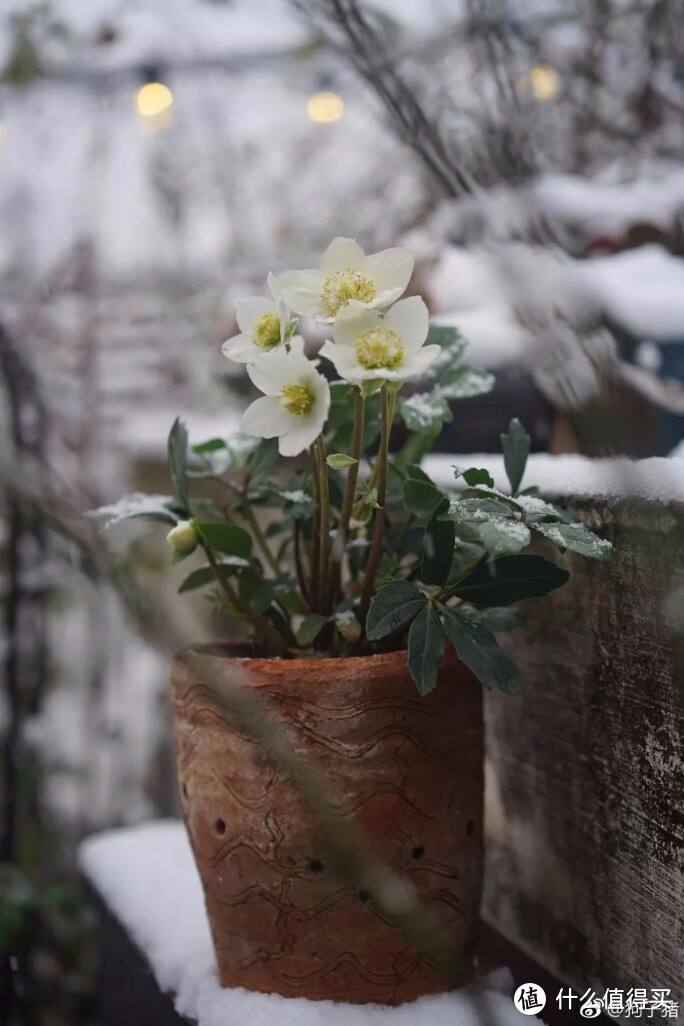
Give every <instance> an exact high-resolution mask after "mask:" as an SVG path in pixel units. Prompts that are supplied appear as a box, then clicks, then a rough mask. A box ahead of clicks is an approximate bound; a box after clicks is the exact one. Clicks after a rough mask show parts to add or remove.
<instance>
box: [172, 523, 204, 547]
mask: <svg viewBox="0 0 684 1026" xmlns="http://www.w3.org/2000/svg"><path fill="white" fill-rule="evenodd" d="M166 540H167V542H168V543H169V545H170V546H171V548H172V549H175V550H176V551H178V552H192V551H193V549H195V548H197V531H196V530H195V525H194V524H193V522H192V520H180V521H179V522H178V523H177V524H176V526H175V527H172V528H171V530H170V531H169V533H168V534H167V536H166Z"/></svg>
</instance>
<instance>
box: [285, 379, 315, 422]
mask: <svg viewBox="0 0 684 1026" xmlns="http://www.w3.org/2000/svg"><path fill="white" fill-rule="evenodd" d="M280 399H281V402H282V404H283V406H284V407H285V409H286V410H287V412H288V413H294V415H295V416H296V417H305V416H306V415H307V413H310V412H311V407H312V406H313V404H314V402H315V401H316V397H315V395H314V394H313V390H312V389H311V387H310V386H309V385H283V387H282V389H281V391H280Z"/></svg>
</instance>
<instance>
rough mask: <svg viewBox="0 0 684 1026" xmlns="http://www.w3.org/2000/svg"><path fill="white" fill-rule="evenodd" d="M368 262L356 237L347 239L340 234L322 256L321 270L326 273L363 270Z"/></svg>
mask: <svg viewBox="0 0 684 1026" xmlns="http://www.w3.org/2000/svg"><path fill="white" fill-rule="evenodd" d="M365 264H366V254H365V253H364V252H363V250H362V249H361V247H360V246H359V244H358V242H355V241H354V239H345V238H343V237H342V236H341V235H338V236H337V238H336V239H333V240H332V242H331V243H330V245H329V246H328V248H327V249H326V251H325V253H324V254H323V256H322V257H321V271H322V272H323V274H324V275H326V274H334V273H335V271H346V270H347V269H348V268H351V269H352V270H353V271H362V270H363V269H364V266H365Z"/></svg>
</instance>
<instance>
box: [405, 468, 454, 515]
mask: <svg viewBox="0 0 684 1026" xmlns="http://www.w3.org/2000/svg"><path fill="white" fill-rule="evenodd" d="M444 498H445V496H444V494H443V492H440V490H439V488H436V487H435V486H434V485H433V484H432V482H431V481H422V480H418V479H417V478H411V477H410V478H407V479H406V481H404V502H405V503H406V508H407V509H408V510H410V512H411V513H413V514H414V516H417V517H421V519H423V520H429V519H430V517H431V516H432V515H433V513H434V512H435V510H436V509H437V507H438V506H439V504H440V503H441V502H442V500H443V499H444Z"/></svg>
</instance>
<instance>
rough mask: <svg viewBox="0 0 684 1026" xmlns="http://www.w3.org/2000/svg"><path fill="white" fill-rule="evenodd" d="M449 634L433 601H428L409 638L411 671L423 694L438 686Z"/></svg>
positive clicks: (416, 619) (414, 622)
mask: <svg viewBox="0 0 684 1026" xmlns="http://www.w3.org/2000/svg"><path fill="white" fill-rule="evenodd" d="M445 647H446V634H445V633H444V627H443V625H442V619H441V617H440V615H439V613H438V612H437V610H436V608H435V605H434V603H433V602H428V603H426V605H425V606H424V607H423V609H422V610H421V612H420V613H418V616H417V617H416V618H415V620H414V621H413V623H412V624H411V630H410V631H409V636H408V668H409V673H410V674H411V677H412V678H413V681H414V683H415V685H416V687H417V688H418V690H419V691H420V693H421V695H429V694H430V692H431V691H433V690H434V688H435V686H436V684H437V670H438V669H439V664H440V663H441V661H442V656H443V655H444V649H445Z"/></svg>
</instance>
